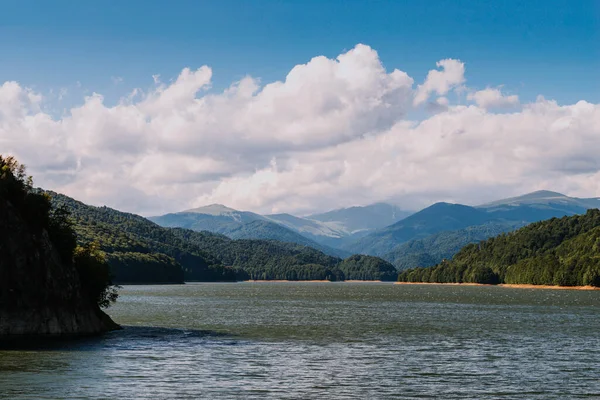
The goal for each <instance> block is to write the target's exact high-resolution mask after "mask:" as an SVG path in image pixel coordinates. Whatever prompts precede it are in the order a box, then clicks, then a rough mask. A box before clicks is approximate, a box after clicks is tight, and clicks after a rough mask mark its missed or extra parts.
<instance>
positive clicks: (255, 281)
mask: <svg viewBox="0 0 600 400" xmlns="http://www.w3.org/2000/svg"><path fill="white" fill-rule="evenodd" d="M240 282H249V283H268V282H279V283H282V282H305V283H336V282H342V283H344V282H345V283H371V282H375V283H380V282H383V281H381V280H378V281H361V280H357V279H349V280H347V281H328V280H304V281H301V280H294V281H292V280H286V279H272V280H269V279H249V280H246V281H240ZM390 283H394V282H390Z"/></svg>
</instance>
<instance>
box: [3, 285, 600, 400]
mask: <svg viewBox="0 0 600 400" xmlns="http://www.w3.org/2000/svg"><path fill="white" fill-rule="evenodd" d="M109 311H110V314H111V316H112V317H113V318H114V319H115V320H116V321H117V322H119V323H121V324H123V325H125V326H126V329H124V330H122V331H119V332H113V333H110V334H108V335H105V336H103V337H101V338H95V339H86V340H79V341H77V342H75V343H68V344H67V343H62V344H53V345H44V346H40V348H38V349H35V350H31V349H29V350H14V349H13V350H5V351H1V350H0V398H2V399H117V398H120V399H134V398H135V399H147V398H153V399H186V398H190V399H194V398H207V399H213V398H225V399H229V398H243V399H253V398H261V399H262V398H273V399H328V398H334V399H336V398H339V399H344V398H348V399H350V398H352V399H354V398H355V399H379V398H381V399H386V398H444V399H453V398H461V399H462V398H474V399H488V398H489V399H496V398H525V399H553V398H556V399H566V398H593V397H600V291H594V292H585V291H559V290H523V289H506V288H494V287H457V286H409V285H392V284H375V283H364V284H363V283H237V284H188V285H182V286H127V287H124V288H123V290H122V291H121V298H120V301H119V302H118V304H116V305H115V306H113V307H112V308H111V309H110V310H109Z"/></svg>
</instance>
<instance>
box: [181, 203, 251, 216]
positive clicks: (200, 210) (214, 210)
mask: <svg viewBox="0 0 600 400" xmlns="http://www.w3.org/2000/svg"><path fill="white" fill-rule="evenodd" d="M183 212H186V213H196V214H207V215H222V214H231V213H237V212H239V211H238V210H235V209H233V208H229V207H227V206H224V205H223V204H209V205H207V206H202V207H197V208H192V209H189V210H185V211H183Z"/></svg>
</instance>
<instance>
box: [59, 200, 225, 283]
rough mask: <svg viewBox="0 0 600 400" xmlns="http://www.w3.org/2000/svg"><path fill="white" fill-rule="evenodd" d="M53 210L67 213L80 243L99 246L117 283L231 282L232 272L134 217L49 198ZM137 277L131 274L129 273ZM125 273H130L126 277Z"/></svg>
mask: <svg viewBox="0 0 600 400" xmlns="http://www.w3.org/2000/svg"><path fill="white" fill-rule="evenodd" d="M48 193H49V194H50V196H51V198H52V204H53V206H54V207H61V206H64V207H66V208H67V209H68V210H69V211H70V213H71V217H72V219H73V221H74V228H75V231H76V233H77V238H78V241H79V242H80V243H89V242H98V243H99V245H100V247H101V249H102V250H103V251H105V252H106V253H107V256H108V261H109V263H110V265H111V268H112V269H113V273H114V274H115V280H116V281H118V282H121V283H133V282H154V283H166V282H172V283H181V282H183V281H184V280H199V281H221V280H226V281H232V280H235V273H234V271H233V270H229V269H226V268H224V267H223V266H221V265H220V264H219V262H218V261H217V260H216V259H214V258H213V257H211V256H210V255H209V254H207V253H205V252H203V251H202V250H201V249H199V248H198V247H196V246H193V245H191V244H190V243H187V242H185V241H183V240H181V239H180V238H178V237H177V236H175V235H174V234H173V233H172V232H170V231H169V230H168V229H165V228H161V227H160V226H158V225H156V224H155V223H153V222H151V221H148V220H147V219H145V218H143V217H140V216H138V215H135V214H129V213H124V212H120V211H117V210H113V209H111V208H108V207H93V206H88V205H86V204H84V203H81V202H79V201H77V200H74V199H72V198H70V197H67V196H64V195H62V194H58V193H53V192H48ZM132 268H133V269H136V270H138V271H139V272H140V274H139V275H138V274H132V273H131V269H132ZM126 270H129V271H127V272H126Z"/></svg>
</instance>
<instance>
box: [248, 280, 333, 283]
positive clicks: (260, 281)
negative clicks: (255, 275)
mask: <svg viewBox="0 0 600 400" xmlns="http://www.w3.org/2000/svg"><path fill="white" fill-rule="evenodd" d="M242 282H250V283H264V282H306V283H309V282H331V281H328V280H322V281H318V280H314V281H288V280H285V279H272V280H268V279H255V280H247V281H242Z"/></svg>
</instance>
